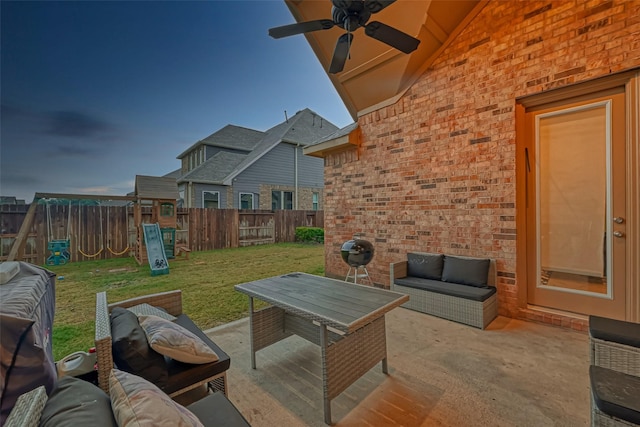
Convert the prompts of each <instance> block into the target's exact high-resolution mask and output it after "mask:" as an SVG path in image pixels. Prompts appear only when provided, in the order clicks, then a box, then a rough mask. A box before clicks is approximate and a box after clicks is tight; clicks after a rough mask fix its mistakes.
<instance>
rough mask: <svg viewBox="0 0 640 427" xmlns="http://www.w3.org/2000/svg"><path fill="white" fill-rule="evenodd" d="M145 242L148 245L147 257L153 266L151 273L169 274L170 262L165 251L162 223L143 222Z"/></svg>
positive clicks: (155, 274) (153, 274) (154, 274)
mask: <svg viewBox="0 0 640 427" xmlns="http://www.w3.org/2000/svg"><path fill="white" fill-rule="evenodd" d="M142 230H143V231H144V244H145V245H146V246H147V258H148V259H149V266H150V267H151V275H152V276H158V275H160V274H169V263H168V262H167V255H166V254H165V253H164V243H163V241H162V234H160V225H158V224H157V223H156V224H142Z"/></svg>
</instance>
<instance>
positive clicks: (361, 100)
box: [282, 0, 488, 120]
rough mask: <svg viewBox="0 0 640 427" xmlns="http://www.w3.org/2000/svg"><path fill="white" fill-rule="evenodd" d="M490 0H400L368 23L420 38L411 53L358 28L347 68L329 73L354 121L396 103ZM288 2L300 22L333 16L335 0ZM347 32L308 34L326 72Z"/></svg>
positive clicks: (334, 31)
mask: <svg viewBox="0 0 640 427" xmlns="http://www.w3.org/2000/svg"><path fill="white" fill-rule="evenodd" d="M487 1H488V0H419V1H418V0H397V1H396V2H395V3H393V4H391V5H389V6H388V7H386V8H385V9H383V10H382V11H380V12H378V13H376V14H373V15H371V18H370V19H369V21H368V22H371V21H380V22H382V23H384V24H387V25H390V26H392V27H394V28H396V29H398V30H400V31H403V32H405V33H407V34H409V35H410V36H413V37H415V38H417V39H419V40H420V44H419V46H418V48H417V49H416V50H415V51H413V52H412V53H410V54H405V53H402V52H400V51H399V50H396V49H394V48H392V47H390V46H388V45H386V44H384V43H382V42H380V41H378V40H376V39H373V38H371V37H369V36H367V35H366V34H365V33H364V29H363V28H359V29H357V30H356V31H354V33H353V35H354V38H353V44H352V46H351V50H350V58H349V59H347V62H346V65H345V67H344V70H343V71H342V72H340V73H338V74H328V75H329V78H330V79H331V81H332V82H333V85H334V86H335V87H336V90H337V91H338V94H339V95H340V97H341V98H342V100H343V101H344V103H345V105H346V107H347V109H348V110H349V112H350V113H351V116H352V117H353V118H354V120H356V119H357V117H358V116H359V115H362V114H365V113H368V112H370V111H374V110H376V109H378V108H381V107H383V106H385V105H389V104H392V103H393V102H395V101H396V100H397V99H398V98H399V97H400V96H401V95H402V94H403V93H404V92H405V91H406V90H407V89H408V88H409V87H411V85H412V84H413V83H414V82H415V80H416V79H417V78H418V77H419V76H420V75H421V74H422V73H423V72H424V71H425V70H426V69H427V68H428V67H429V66H430V65H431V64H432V63H433V61H434V60H435V58H436V57H437V56H438V54H439V53H440V52H441V51H442V49H444V47H446V46H447V44H448V43H449V42H450V40H452V39H453V38H455V36H456V35H457V34H458V33H459V32H460V31H461V30H462V29H463V28H464V27H465V26H466V24H467V23H468V22H469V21H470V20H471V19H472V18H473V17H474V16H475V15H476V14H477V13H478V11H479V10H480V9H481V8H482V7H483V6H484V5H485V4H486V2H487ZM285 3H286V4H287V6H288V7H289V9H290V10H291V13H292V15H293V17H294V19H295V20H296V22H305V21H313V20H318V19H331V6H332V3H331V0H285ZM282 24H283V25H284V24H287V23H286V22H283V23H282ZM344 32H345V30H344V29H342V28H340V27H338V26H334V27H333V28H331V29H329V30H320V31H314V32H310V33H306V34H305V37H306V38H307V41H308V42H309V44H310V45H311V48H312V49H313V51H314V53H315V55H316V56H317V57H318V59H319V60H320V63H321V64H322V66H323V68H324V69H325V70H328V68H329V65H330V63H331V58H332V57H333V50H334V48H335V45H336V41H337V39H338V37H340V35H342V34H344ZM294 37H299V36H294Z"/></svg>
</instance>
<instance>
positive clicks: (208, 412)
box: [187, 392, 250, 427]
mask: <svg viewBox="0 0 640 427" xmlns="http://www.w3.org/2000/svg"><path fill="white" fill-rule="evenodd" d="M187 409H189V410H190V411H191V412H193V413H194V415H195V416H196V417H198V419H199V420H200V421H201V422H202V424H204V425H206V426H225V427H250V424H249V423H248V422H247V420H246V419H245V418H244V417H243V416H242V414H241V413H240V412H238V410H237V409H236V407H235V406H233V404H232V403H231V402H230V401H229V399H227V398H226V397H225V395H224V394H222V393H220V392H215V393H212V394H210V395H208V396H207V397H205V398H203V399H200V400H198V401H197V402H195V403H192V404H191V405H189V406H187Z"/></svg>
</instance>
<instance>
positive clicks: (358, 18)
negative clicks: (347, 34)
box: [331, 0, 371, 31]
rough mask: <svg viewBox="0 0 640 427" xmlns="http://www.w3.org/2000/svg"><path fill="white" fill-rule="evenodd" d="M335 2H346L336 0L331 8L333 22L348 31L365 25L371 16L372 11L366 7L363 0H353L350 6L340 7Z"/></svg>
mask: <svg viewBox="0 0 640 427" xmlns="http://www.w3.org/2000/svg"><path fill="white" fill-rule="evenodd" d="M335 3H344V1H339V0H335V1H334V6H333V7H332V8H331V17H332V19H333V22H334V23H335V24H336V25H337V26H339V27H341V28H344V29H345V30H347V31H354V30H356V29H358V28H360V27H364V25H365V24H366V23H367V21H368V20H369V18H370V17H371V12H369V10H367V9H365V8H364V5H363V3H362V2H353V3H351V4H350V6H349V7H348V8H339V7H337V6H335ZM347 3H348V2H347Z"/></svg>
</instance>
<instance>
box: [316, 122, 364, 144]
mask: <svg viewBox="0 0 640 427" xmlns="http://www.w3.org/2000/svg"><path fill="white" fill-rule="evenodd" d="M357 127H358V123H357V122H354V123H351V124H350V125H347V126H345V127H343V128H342V129H338V130H337V131H335V132H334V133H332V134H330V135H327V136H324V137H322V138H320V139H318V140H316V141H314V142H313V143H312V144H309V145H317V144H322V143H323V142H327V141H332V140H334V139H338V138H340V137H343V136H346V135H349V134H350V133H351V131H353V130H354V129H356V128H357Z"/></svg>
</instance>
